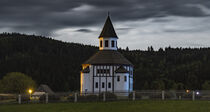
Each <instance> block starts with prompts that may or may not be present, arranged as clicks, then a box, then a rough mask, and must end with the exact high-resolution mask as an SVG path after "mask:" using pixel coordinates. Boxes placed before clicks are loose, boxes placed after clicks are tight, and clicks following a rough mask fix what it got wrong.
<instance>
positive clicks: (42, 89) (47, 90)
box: [36, 84, 54, 94]
mask: <svg viewBox="0 0 210 112" xmlns="http://www.w3.org/2000/svg"><path fill="white" fill-rule="evenodd" d="M36 91H37V92H45V93H48V94H54V92H53V91H52V90H51V89H50V87H49V86H48V85H45V84H41V85H40V86H39V88H38V89H37V90H36Z"/></svg>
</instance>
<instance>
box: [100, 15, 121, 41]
mask: <svg viewBox="0 0 210 112" xmlns="http://www.w3.org/2000/svg"><path fill="white" fill-rule="evenodd" d="M100 37H103V38H107V37H112V38H118V37H117V34H116V33H115V30H114V27H113V25H112V21H111V19H110V16H109V12H108V16H107V19H106V22H105V24H104V27H103V30H102V31H101V34H100V36H99V38H100Z"/></svg>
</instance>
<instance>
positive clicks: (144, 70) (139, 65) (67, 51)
mask: <svg viewBox="0 0 210 112" xmlns="http://www.w3.org/2000/svg"><path fill="white" fill-rule="evenodd" d="M97 50H98V48H97V46H90V45H83V44H77V43H67V42H62V41H58V40H54V39H51V38H49V37H43V36H35V35H25V34H19V33H2V34H0V79H2V77H3V76H4V75H6V74H7V73H9V72H22V73H24V74H27V75H28V76H30V77H32V79H33V80H35V82H36V83H37V85H39V84H47V85H49V86H50V87H51V88H52V89H53V90H54V91H76V90H79V87H80V86H79V85H80V70H81V64H82V63H83V62H84V61H85V60H87V59H88V58H89V57H90V56H92V55H93V54H94V53H95V52H97ZM118 51H119V52H121V53H122V54H123V55H124V56H125V57H126V58H127V59H128V60H130V61H131V62H132V63H133V65H134V90H147V89H153V90H154V89H162V90H163V89H164V90H170V89H177V90H181V89H194V90H197V89H206V88H204V85H205V84H207V82H209V81H210V69H209V67H210V48H171V47H170V46H169V47H166V48H160V49H159V50H157V51H155V50H154V49H153V47H152V46H150V47H148V50H146V51H142V50H129V48H128V47H127V48H126V49H120V48H119V49H118Z"/></svg>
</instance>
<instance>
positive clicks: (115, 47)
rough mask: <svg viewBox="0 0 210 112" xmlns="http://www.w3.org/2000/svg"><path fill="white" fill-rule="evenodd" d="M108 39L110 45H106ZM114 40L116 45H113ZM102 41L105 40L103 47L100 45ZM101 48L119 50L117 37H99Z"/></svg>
mask: <svg viewBox="0 0 210 112" xmlns="http://www.w3.org/2000/svg"><path fill="white" fill-rule="evenodd" d="M106 40H108V43H109V44H108V45H109V46H108V47H105V41H106ZM112 40H113V41H114V45H115V46H114V47H112V43H111V42H112ZM100 41H102V42H103V46H102V47H100ZM99 50H117V38H111V37H110V38H103V37H101V38H99Z"/></svg>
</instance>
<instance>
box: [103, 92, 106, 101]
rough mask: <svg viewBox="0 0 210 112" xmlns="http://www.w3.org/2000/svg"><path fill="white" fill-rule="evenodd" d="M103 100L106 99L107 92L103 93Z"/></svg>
mask: <svg viewBox="0 0 210 112" xmlns="http://www.w3.org/2000/svg"><path fill="white" fill-rule="evenodd" d="M103 101H104V102H105V101H106V93H105V92H104V93H103Z"/></svg>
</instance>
